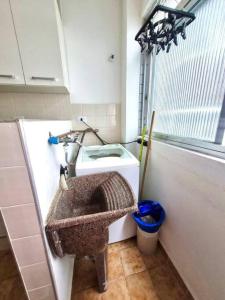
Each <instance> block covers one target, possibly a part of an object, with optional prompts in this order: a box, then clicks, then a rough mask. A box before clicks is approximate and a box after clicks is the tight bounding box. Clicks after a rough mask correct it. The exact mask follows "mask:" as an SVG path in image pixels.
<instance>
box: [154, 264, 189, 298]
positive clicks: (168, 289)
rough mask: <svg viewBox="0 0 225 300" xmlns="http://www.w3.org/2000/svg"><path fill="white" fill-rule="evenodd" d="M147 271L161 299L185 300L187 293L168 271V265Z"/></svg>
mask: <svg viewBox="0 0 225 300" xmlns="http://www.w3.org/2000/svg"><path fill="white" fill-rule="evenodd" d="M148 271H149V275H150V278H151V281H152V284H153V287H154V290H155V291H156V293H157V296H158V297H159V298H160V299H161V300H187V294H186V293H185V291H184V290H182V288H181V287H180V285H179V284H178V281H177V279H176V277H175V276H173V274H172V273H171V272H170V269H169V267H168V265H165V266H158V267H157V268H153V269H149V270H148ZM191 299H192V298H191ZM189 300H190V299H189Z"/></svg>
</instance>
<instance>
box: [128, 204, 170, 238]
mask: <svg viewBox="0 0 225 300" xmlns="http://www.w3.org/2000/svg"><path fill="white" fill-rule="evenodd" d="M147 216H151V222H148V221H146V219H147V218H146V217H147ZM132 217H133V219H134V221H135V222H136V223H137V225H138V227H139V228H141V229H142V230H143V231H145V232H150V233H154V232H157V231H158V230H159V228H160V226H161V225H162V223H163V222H164V220H165V218H166V213H165V211H164V209H163V207H162V206H161V205H160V203H159V202H156V201H152V200H143V201H141V202H139V203H138V211H136V212H134V213H133V214H132Z"/></svg>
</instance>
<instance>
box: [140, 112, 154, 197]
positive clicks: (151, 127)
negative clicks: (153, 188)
mask: <svg viewBox="0 0 225 300" xmlns="http://www.w3.org/2000/svg"><path fill="white" fill-rule="evenodd" d="M154 120H155V111H154V110H153V112H152V118H151V125H150V129H149V135H148V146H147V150H146V155H145V164H144V170H143V176H142V182H141V199H142V198H143V193H144V184H145V175H146V171H147V166H148V158H149V153H150V150H151V146H152V131H153V126H154Z"/></svg>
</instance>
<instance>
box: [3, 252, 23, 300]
mask: <svg viewBox="0 0 225 300" xmlns="http://www.w3.org/2000/svg"><path fill="white" fill-rule="evenodd" d="M0 299H1V300H27V297H26V295H25V291H24V287H23V284H22V280H21V278H20V276H19V274H18V271H17V267H16V262H15V259H14V257H13V255H12V253H11V250H3V251H0Z"/></svg>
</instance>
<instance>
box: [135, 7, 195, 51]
mask: <svg viewBox="0 0 225 300" xmlns="http://www.w3.org/2000/svg"><path fill="white" fill-rule="evenodd" d="M160 12H161V13H162V15H163V18H161V19H158V20H157V14H158V16H159V13H160ZM194 19H195V15H194V14H193V13H190V12H186V11H183V10H177V9H172V8H169V7H166V6H163V5H157V6H156V7H155V8H154V9H153V11H152V13H151V14H150V16H149V17H148V19H147V20H146V22H145V23H144V25H143V26H142V27H141V29H140V30H139V31H138V33H137V34H136V36H135V40H136V41H137V42H138V43H139V44H140V46H141V52H143V51H148V52H149V53H150V52H152V50H153V48H154V46H156V54H158V53H159V51H160V50H163V51H164V50H166V52H169V50H170V47H171V45H172V42H173V43H174V44H175V45H176V46H177V45H178V41H177V36H178V34H181V36H182V38H183V39H186V27H187V26H188V25H189V24H190V23H191V22H192V21H194Z"/></svg>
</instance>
